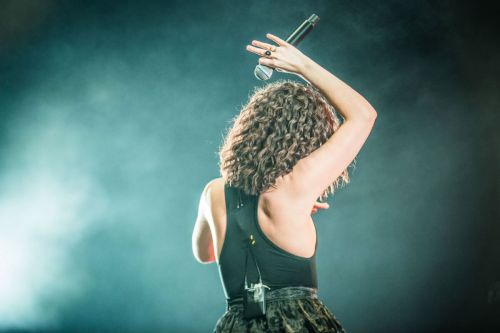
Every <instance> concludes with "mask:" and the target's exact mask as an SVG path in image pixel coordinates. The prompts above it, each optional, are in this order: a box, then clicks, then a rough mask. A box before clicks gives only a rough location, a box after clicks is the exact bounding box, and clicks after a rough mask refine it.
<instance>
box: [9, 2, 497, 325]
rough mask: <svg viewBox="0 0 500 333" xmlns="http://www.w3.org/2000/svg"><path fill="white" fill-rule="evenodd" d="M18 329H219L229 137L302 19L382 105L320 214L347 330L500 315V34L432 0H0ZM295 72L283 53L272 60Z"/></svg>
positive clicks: (317, 44)
mask: <svg viewBox="0 0 500 333" xmlns="http://www.w3.org/2000/svg"><path fill="white" fill-rule="evenodd" d="M1 7H2V9H1V10H0V117H1V118H0V119H1V121H0V331H2V332H3V331H5V332H41V331H59V332H162V331H163V332H209V331H211V330H212V329H213V327H214V325H215V322H216V320H217V319H218V318H219V317H220V316H221V315H222V314H223V313H224V311H225V301H224V295H223V291H222V287H221V284H220V280H219V276H218V271H217V267H216V266H215V265H213V264H212V265H201V264H199V263H197V262H196V260H195V259H194V257H193V255H192V252H191V233H192V229H193V226H194V222H195V218H196V214H197V208H198V200H199V196H200V194H201V191H202V190H203V187H204V186H205V184H206V183H207V182H208V181H210V180H211V179H213V178H216V177H218V176H219V171H218V156H217V151H218V148H219V145H220V144H221V142H222V138H223V136H224V135H225V133H226V130H227V129H228V127H229V124H230V120H231V118H232V117H233V116H235V115H236V114H238V112H239V109H240V107H241V106H242V104H243V103H244V102H245V101H246V100H247V98H248V95H249V93H250V92H251V90H252V88H253V87H254V86H260V85H263V84H265V82H260V81H257V80H256V79H255V78H254V76H253V69H254V67H255V65H256V63H257V56H255V55H254V54H251V53H249V52H248V51H246V50H245V46H246V45H247V44H249V43H250V42H251V40H252V39H258V40H261V41H266V38H265V34H266V33H267V32H271V33H273V34H275V35H277V36H280V37H282V38H286V36H288V34H289V33H290V32H291V31H293V30H294V29H295V28H296V26H297V25H298V24H300V23H301V22H302V21H303V20H304V19H306V18H307V17H309V16H310V15H311V14H312V13H316V14H317V15H318V16H319V17H320V22H319V24H318V26H317V27H316V28H315V29H314V30H313V31H312V32H311V34H310V35H309V36H308V37H307V38H306V39H305V40H304V41H303V42H302V44H300V46H299V48H300V49H301V50H302V51H303V52H304V53H305V54H307V55H308V56H309V57H311V58H312V59H314V60H315V61H316V62H318V63H319V64H321V65H322V66H323V67H325V68H326V69H328V70H330V71H331V72H332V73H334V74H335V75H337V76H339V77H340V78H342V79H343V80H345V81H346V82H348V83H349V84H350V85H352V86H353V87H354V88H355V89H357V90H358V91H360V92H361V93H362V94H363V95H364V96H365V97H366V98H367V99H368V100H369V101H370V102H371V103H372V104H373V105H374V107H375V108H376V109H377V111H378V118H377V121H376V124H375V127H374V129H373V132H372V134H371V135H370V137H369V139H368V141H367V143H366V145H365V146H364V147H363V149H362V150H361V152H360V154H359V155H358V161H357V166H356V169H355V170H354V171H353V173H352V174H351V184H350V185H349V186H347V187H345V188H343V189H341V190H340V191H339V192H338V193H337V194H336V195H335V196H334V197H333V198H330V199H329V203H330V205H331V208H330V209H329V210H327V211H321V212H319V213H318V214H317V215H314V217H313V218H314V220H315V222H316V227H317V230H318V234H319V239H318V244H319V249H318V276H319V293H320V297H321V298H322V299H323V300H324V302H325V304H327V306H328V307H329V308H330V309H332V311H333V312H334V314H335V315H336V317H337V318H338V319H339V320H340V321H341V323H342V324H343V325H344V326H345V328H346V330H347V331H348V332H438V331H439V332H442V331H447V330H452V329H453V330H455V331H456V332H461V331H464V332H465V331H470V330H471V329H472V328H474V329H475V330H476V331H481V332H498V329H499V327H500V324H499V318H500V310H499V308H500V300H499V299H500V282H499V281H500V270H499V265H498V263H499V260H500V246H499V245H498V244H499V243H498V239H499V237H500V226H499V220H500V219H499V213H498V202H499V200H498V199H499V197H498V189H499V177H498V169H499V168H498V157H499V156H500V154H499V151H498V150H499V149H498V147H499V145H498V143H499V136H498V133H499V131H498V124H499V120H500V119H499V115H498V109H499V98H498V88H497V81H498V74H499V66H498V64H499V61H498V59H499V57H498V49H499V47H498V43H495V41H496V40H497V39H498V33H497V31H498V30H497V29H496V27H495V24H494V21H493V19H489V18H488V16H486V15H485V14H487V13H489V12H492V9H491V8H488V7H484V6H480V5H479V4H473V3H465V2H452V1H443V2H439V3H438V2H432V1H418V2H405V1H386V2H383V3H380V2H375V1H349V2H341V1H256V0H252V1H85V2H77V1H26V0H22V1H2V2H1ZM279 78H291V79H295V80H297V81H300V78H298V77H292V76H289V75H287V74H283V73H274V75H273V77H272V79H271V80H276V79H279Z"/></svg>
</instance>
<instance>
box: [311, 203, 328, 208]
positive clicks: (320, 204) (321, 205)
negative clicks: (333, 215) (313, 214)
mask: <svg viewBox="0 0 500 333" xmlns="http://www.w3.org/2000/svg"><path fill="white" fill-rule="evenodd" d="M314 207H315V208H321V209H327V208H329V207H330V205H329V204H328V202H316V203H315V204H314Z"/></svg>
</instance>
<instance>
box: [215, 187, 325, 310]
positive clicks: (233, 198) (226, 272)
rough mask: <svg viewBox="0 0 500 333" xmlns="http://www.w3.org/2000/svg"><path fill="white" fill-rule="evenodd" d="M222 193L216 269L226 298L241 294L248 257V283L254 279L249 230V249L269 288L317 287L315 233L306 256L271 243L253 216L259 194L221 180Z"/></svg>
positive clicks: (256, 277)
mask: <svg viewBox="0 0 500 333" xmlns="http://www.w3.org/2000/svg"><path fill="white" fill-rule="evenodd" d="M224 194H225V197H226V199H225V201H226V212H227V213H226V216H227V220H226V221H227V225H226V236H225V238H224V244H223V246H222V250H221V254H220V258H219V263H218V269H219V275H220V279H221V282H222V286H223V288H224V294H225V296H226V300H227V301H229V300H232V299H234V298H239V297H241V296H242V295H243V288H244V282H245V262H246V260H247V261H248V262H247V281H248V285H250V283H253V282H257V281H258V278H259V275H258V272H257V268H256V267H255V263H254V261H253V259H252V256H251V254H250V252H248V249H247V247H248V243H249V241H248V239H249V234H252V235H253V236H254V239H255V244H254V246H252V251H253V254H254V255H255V260H256V261H257V265H258V267H259V269H260V274H261V278H262V283H264V284H265V285H267V286H269V287H270V288H271V290H274V289H279V288H282V287H289V286H305V287H310V288H318V280H317V273H316V252H317V248H318V237H317V236H318V235H317V233H316V247H315V251H314V254H313V256H312V257H310V258H305V257H300V256H296V255H294V254H292V253H289V252H287V251H285V250H283V249H281V248H280V247H278V246H277V245H276V244H274V243H273V242H272V241H271V240H270V239H269V238H267V237H266V235H265V234H264V232H263V231H262V229H261V228H260V226H259V223H258V220H257V208H258V202H259V201H258V199H259V196H257V195H255V196H254V195H248V194H246V193H244V192H243V191H241V190H239V189H237V188H235V187H231V186H229V185H227V184H224ZM238 222H240V223H241V224H242V226H243V227H244V229H245V231H243V230H241V228H240V226H239V225H238ZM247 255H248V257H247Z"/></svg>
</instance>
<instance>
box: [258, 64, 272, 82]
mask: <svg viewBox="0 0 500 333" xmlns="http://www.w3.org/2000/svg"><path fill="white" fill-rule="evenodd" d="M253 73H254V75H255V77H256V78H258V79H259V80H269V79H270V78H271V76H272V75H273V69H272V68H269V67H267V66H264V65H260V64H259V65H257V66H255V70H254V72H253Z"/></svg>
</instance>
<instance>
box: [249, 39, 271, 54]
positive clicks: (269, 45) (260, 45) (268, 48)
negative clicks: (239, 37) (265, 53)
mask: <svg viewBox="0 0 500 333" xmlns="http://www.w3.org/2000/svg"><path fill="white" fill-rule="evenodd" d="M252 45H255V46H258V47H260V48H262V49H266V50H271V51H273V50H276V46H275V45H271V44H268V43H263V42H260V41H258V40H253V41H252Z"/></svg>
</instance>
